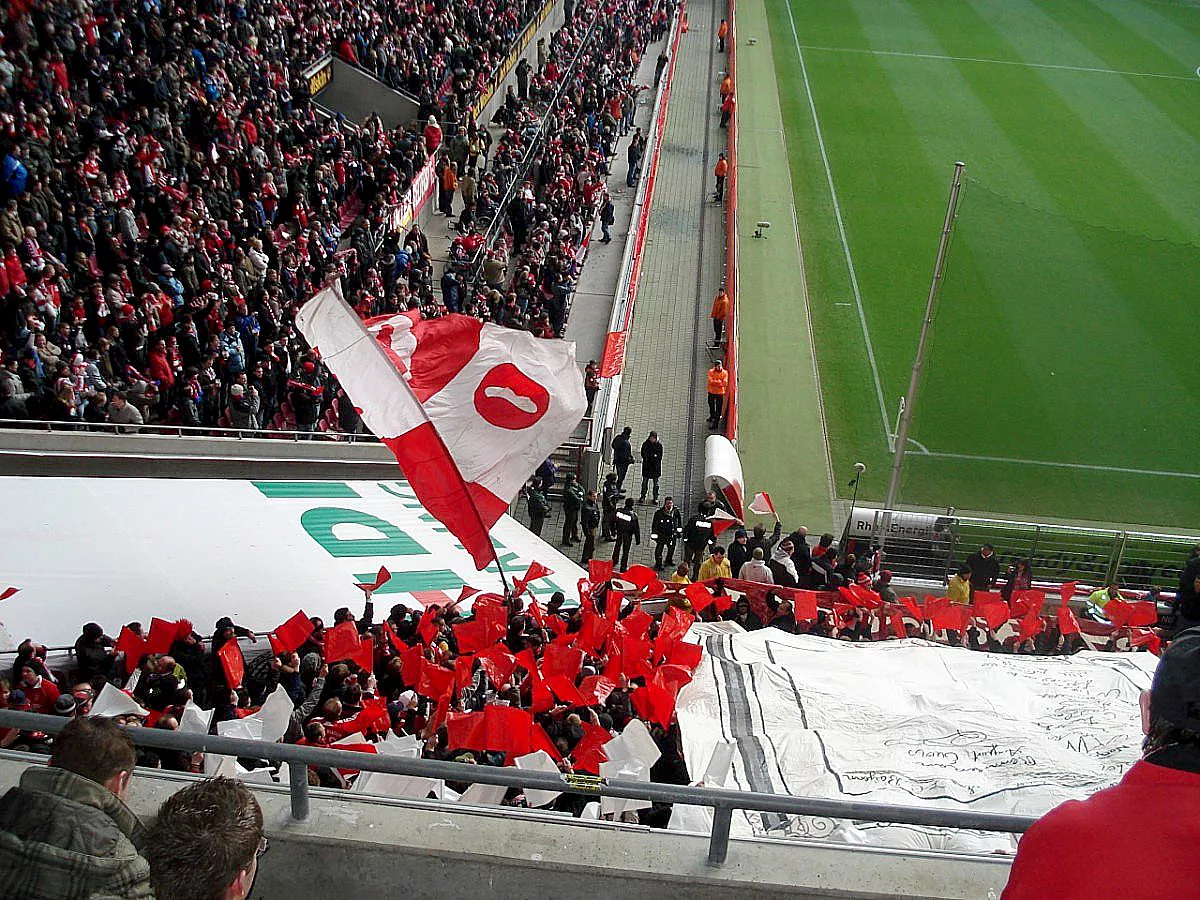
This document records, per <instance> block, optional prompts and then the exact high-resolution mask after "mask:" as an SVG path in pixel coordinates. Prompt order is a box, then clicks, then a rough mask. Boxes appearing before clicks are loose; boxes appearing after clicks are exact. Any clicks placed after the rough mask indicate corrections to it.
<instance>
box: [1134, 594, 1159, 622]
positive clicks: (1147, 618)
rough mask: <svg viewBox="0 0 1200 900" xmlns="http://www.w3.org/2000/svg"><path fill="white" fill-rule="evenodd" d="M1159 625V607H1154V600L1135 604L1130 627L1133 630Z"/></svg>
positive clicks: (1140, 601)
mask: <svg viewBox="0 0 1200 900" xmlns="http://www.w3.org/2000/svg"><path fill="white" fill-rule="evenodd" d="M1157 624H1158V607H1157V606H1155V605H1154V601H1153V600H1139V601H1137V602H1136V603H1134V604H1133V611H1132V612H1131V613H1130V615H1129V625H1130V627H1131V628H1132V627H1137V626H1142V625H1157Z"/></svg>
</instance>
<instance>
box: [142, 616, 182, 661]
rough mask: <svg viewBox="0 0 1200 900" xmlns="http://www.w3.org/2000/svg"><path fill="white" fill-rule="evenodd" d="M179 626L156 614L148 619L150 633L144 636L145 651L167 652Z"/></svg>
mask: <svg viewBox="0 0 1200 900" xmlns="http://www.w3.org/2000/svg"><path fill="white" fill-rule="evenodd" d="M178 630H179V628H178V626H176V624H175V623H174V622H168V621H167V620H166V619H160V618H158V617H157V616H155V617H154V618H152V619H151V620H150V635H149V636H148V637H147V638H146V653H168V652H170V650H171V645H172V644H173V643H175V634H176V632H178Z"/></svg>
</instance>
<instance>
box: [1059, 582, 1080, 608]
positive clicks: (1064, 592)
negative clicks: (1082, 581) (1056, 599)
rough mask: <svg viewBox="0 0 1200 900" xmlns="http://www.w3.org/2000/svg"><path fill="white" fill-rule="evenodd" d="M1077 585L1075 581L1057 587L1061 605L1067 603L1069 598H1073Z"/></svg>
mask: <svg viewBox="0 0 1200 900" xmlns="http://www.w3.org/2000/svg"><path fill="white" fill-rule="evenodd" d="M1078 584H1079V582H1077V581H1064V582H1063V583H1062V584H1060V585H1059V586H1058V593H1059V596H1060V597H1062V602H1063V603H1069V602H1070V600H1071V598H1072V597H1074V596H1075V587H1076V586H1077V585H1078Z"/></svg>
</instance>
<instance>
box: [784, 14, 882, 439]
mask: <svg viewBox="0 0 1200 900" xmlns="http://www.w3.org/2000/svg"><path fill="white" fill-rule="evenodd" d="M784 6H786V7H787V13H788V21H789V22H790V23H791V26H792V42H793V43H794V44H795V45H796V56H797V57H798V58H799V60H800V74H801V75H802V76H803V77H804V91H805V93H806V94H807V95H808V108H809V110H810V111H811V112H812V118H813V128H814V130H815V131H816V133H817V146H818V147H819V148H820V150H821V161H822V162H823V163H824V164H825V180H826V181H827V182H829V196H830V198H831V199H832V200H833V215H834V218H835V219H837V227H838V236H839V237H841V239H842V251H843V252H844V253H845V256H846V269H847V270H848V271H849V272H850V287H851V289H852V290H853V291H854V305H855V306H856V307H858V322H859V324H860V325H861V326H862V334H863V341H864V342H866V345H867V360H868V361H869V362H870V363H871V377H872V378H873V379H874V381H875V397H876V399H877V400H878V401H879V419H880V421H881V422H882V423H883V439H884V443H887V442H888V434H889V430H888V413H887V403H885V402H884V399H883V382H882V381H880V379H879V364H878V363H876V362H875V346H874V344H872V343H871V332H870V331H869V330H868V328H867V314H866V313H865V312H864V311H863V303H862V293H861V292H860V291H859V289H858V276H857V275H856V274H855V272H854V259H853V258H852V257H851V255H850V242H849V241H848V240H847V239H846V226H845V224H844V223H843V222H842V207H841V204H839V203H838V197H837V189H836V188H835V187H834V186H833V170H832V169H831V168H830V166H829V154H828V153H826V152H825V138H824V137H823V136H822V134H821V120H820V119H819V118H818V117H817V103H816V101H815V100H814V99H813V92H812V85H811V84H809V81H808V67H807V66H806V65H805V64H804V51H803V50H801V49H800V36H799V35H798V34H797V33H796V17H795V16H794V15H793V14H792V4H791V3H790V2H789V3H785V4H784Z"/></svg>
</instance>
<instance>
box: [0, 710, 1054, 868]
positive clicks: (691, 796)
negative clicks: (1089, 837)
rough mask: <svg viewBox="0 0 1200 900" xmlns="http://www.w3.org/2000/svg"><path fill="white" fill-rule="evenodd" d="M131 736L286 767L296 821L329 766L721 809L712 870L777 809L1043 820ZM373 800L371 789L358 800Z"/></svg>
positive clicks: (19, 724)
mask: <svg viewBox="0 0 1200 900" xmlns="http://www.w3.org/2000/svg"><path fill="white" fill-rule="evenodd" d="M68 721H70V720H69V719H66V718H63V717H61V716H43V715H37V714H35V713H27V712H16V711H14V710H7V709H0V726H2V727H9V728H19V729H22V730H25V731H43V732H46V733H48V734H57V733H58V732H59V731H61V730H62V729H63V728H64V727H65V726H66V724H67V722H68ZM127 733H128V734H129V736H130V737H131V738H132V739H133V742H134V743H135V744H137V745H138V746H139V747H153V748H156V749H163V750H179V751H184V752H191V753H195V752H201V753H216V754H220V755H223V756H232V757H237V758H241V759H260V760H269V761H271V762H275V763H281V764H282V763H286V764H287V768H288V773H287V784H288V790H289V793H290V796H291V805H292V819H293V820H295V821H304V820H306V819H307V818H308V816H309V797H310V793H311V789H310V788H309V784H308V767H309V766H328V767H331V768H334V769H347V768H353V769H357V770H359V771H363V772H384V773H387V774H391V775H408V776H412V777H417V778H433V779H439V780H444V781H458V782H464V783H468V784H491V785H500V786H502V787H512V788H521V789H524V790H540V791H550V792H563V793H573V794H583V795H585V796H589V797H595V798H597V799H598V798H600V797H613V798H618V799H625V800H649V801H651V802H653V803H685V804H689V805H691V806H705V807H709V808H710V809H712V810H713V828H712V834H711V836H710V838H709V847H708V865H710V866H714V867H716V866H721V865H724V863H725V860H726V858H727V856H728V853H729V830H730V824H731V822H732V818H733V811H734V810H748V811H754V812H769V813H778V814H782V815H797V816H821V817H825V818H833V819H855V820H859V821H869V822H888V823H893V824H903V825H922V826H927V827H941V828H966V829H972V830H976V831H992V832H1003V833H1009V834H1020V833H1023V832H1025V831H1027V830H1028V829H1029V827H1030V826H1031V825H1032V824H1033V823H1034V821H1035V819H1033V818H1031V817H1029V816H1013V815H1005V814H1002V813H986V812H968V811H965V810H957V809H931V808H928V807H918V806H901V805H898V804H885V803H860V802H854V801H847V800H827V799H824V798H818V797H794V796H790V795H780V794H765V793H758V792H751V791H733V790H727V789H724V788H707V787H686V786H683V785H674V784H660V783H656V782H643V781H626V780H620V779H611V780H610V779H604V778H593V777H580V776H574V775H566V774H554V773H548V772H534V771H529V770H520V769H515V768H510V767H503V768H501V767H497V766H484V765H470V764H467V763H455V762H444V761H442V760H432V759H415V758H410V757H402V756H392V755H381V754H375V753H363V752H359V751H355V750H332V749H325V748H319V747H308V746H299V745H296V744H278V743H275V744H269V743H265V742H262V741H250V740H244V739H241V738H230V737H221V736H219V735H205V734H195V733H188V732H178V731H167V730H164V729H160V728H129V729H127ZM21 755H22V756H27V757H28V759H29V760H30V762H31V763H32V762H35V761H36V762H40V761H43V760H44V759H45V757H44V756H37V755H34V754H21ZM317 790H318V793H319V795H321V796H331V797H339V798H342V799H344V798H345V793H344V792H337V791H322V790H321V789H317ZM356 796H358V797H370V796H371V795H370V794H369V793H367V792H364V793H362V794H358V795H356Z"/></svg>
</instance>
